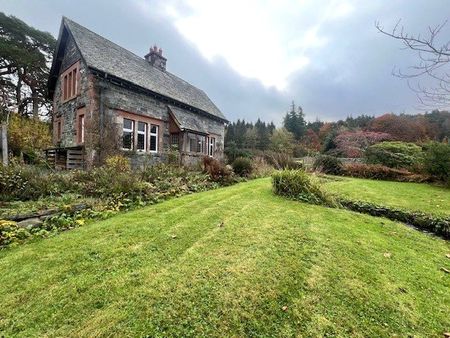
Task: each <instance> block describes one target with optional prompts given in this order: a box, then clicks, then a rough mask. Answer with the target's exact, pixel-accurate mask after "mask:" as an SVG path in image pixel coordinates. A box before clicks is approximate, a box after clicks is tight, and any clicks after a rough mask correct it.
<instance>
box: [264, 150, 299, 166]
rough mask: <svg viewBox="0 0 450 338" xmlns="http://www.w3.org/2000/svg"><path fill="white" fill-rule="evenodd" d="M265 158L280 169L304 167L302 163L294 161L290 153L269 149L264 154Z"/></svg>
mask: <svg viewBox="0 0 450 338" xmlns="http://www.w3.org/2000/svg"><path fill="white" fill-rule="evenodd" d="M264 158H265V160H266V161H267V162H268V163H269V164H270V165H272V166H273V167H275V168H276V169H278V170H282V169H302V163H300V162H296V161H294V158H293V157H292V155H290V154H289V153H285V152H275V151H267V152H265V154H264Z"/></svg>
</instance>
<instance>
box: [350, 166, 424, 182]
mask: <svg viewBox="0 0 450 338" xmlns="http://www.w3.org/2000/svg"><path fill="white" fill-rule="evenodd" d="M342 174H343V175H345V176H351V177H359V178H369V179H374V180H392V181H399V182H425V181H428V180H429V177H428V176H424V175H420V174H414V173H412V172H410V171H408V170H406V169H394V168H389V167H386V166H384V165H381V164H366V163H347V164H344V167H343V171H342Z"/></svg>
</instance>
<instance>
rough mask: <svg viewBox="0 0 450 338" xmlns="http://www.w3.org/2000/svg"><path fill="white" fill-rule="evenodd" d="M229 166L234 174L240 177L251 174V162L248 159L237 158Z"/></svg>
mask: <svg viewBox="0 0 450 338" xmlns="http://www.w3.org/2000/svg"><path fill="white" fill-rule="evenodd" d="M231 166H232V167H233V170H234V172H235V173H236V174H237V175H239V176H242V177H245V176H248V175H250V174H251V172H252V161H251V160H250V159H249V158H245V157H238V158H236V159H235V160H234V161H233V164H232V165H231Z"/></svg>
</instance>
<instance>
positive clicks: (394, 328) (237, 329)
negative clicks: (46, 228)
mask: <svg viewBox="0 0 450 338" xmlns="http://www.w3.org/2000/svg"><path fill="white" fill-rule="evenodd" d="M448 253H450V245H449V244H448V242H445V241H444V240H442V239H439V238H436V237H432V236H429V235H425V234H423V233H420V232H418V231H415V230H413V229H411V228H408V227H406V226H405V225H403V224H398V223H394V222H391V221H388V220H385V219H382V218H375V217H370V216H366V215H361V214H357V213H352V212H349V211H345V210H337V209H329V208H324V207H320V206H313V205H308V204H302V203H299V202H295V201H289V200H286V199H284V198H282V197H277V196H275V195H273V194H272V192H271V186H270V180H269V179H260V180H254V181H250V182H247V183H241V184H238V185H235V186H232V187H228V188H223V189H218V190H214V191H208V192H204V193H198V194H193V195H189V196H185V197H181V198H178V199H172V200H169V201H166V202H163V203H161V204H157V205H154V206H150V207H146V208H143V209H140V210H137V211H133V212H128V213H124V214H121V215H118V216H116V217H113V218H111V219H108V220H105V221H101V222H97V223H93V224H89V225H86V226H85V227H81V228H78V229H75V230H72V231H68V232H65V233H62V234H60V235H58V236H55V237H53V238H50V239H45V240H39V241H35V242H33V243H29V244H26V245H23V246H20V247H16V248H11V249H7V250H3V251H1V252H0V271H1V274H0V304H1V306H0V336H5V337H14V336H21V337H42V336H48V337H56V336H58V337H78V336H96V337H144V336H149V337H158V336H160V337H170V336H177V337H189V336H212V337H242V336H265V337H267V336H283V337H289V336H341V337H349V336H354V337H363V336H370V337H392V336H394V335H398V336H401V337H404V336H408V335H413V336H417V337H433V336H436V337H441V336H442V335H443V333H444V332H446V331H449V330H450V322H449V313H450V275H449V274H446V273H445V272H444V271H443V270H441V268H446V269H450V259H449V258H447V257H446V254H448Z"/></svg>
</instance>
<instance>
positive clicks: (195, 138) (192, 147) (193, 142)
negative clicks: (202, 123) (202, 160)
mask: <svg viewBox="0 0 450 338" xmlns="http://www.w3.org/2000/svg"><path fill="white" fill-rule="evenodd" d="M188 137H189V151H190V152H191V153H204V152H205V142H206V137H205V136H202V135H198V134H192V133H189V134H188Z"/></svg>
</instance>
